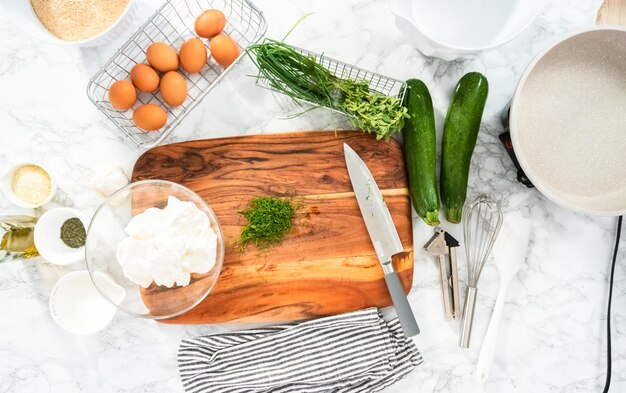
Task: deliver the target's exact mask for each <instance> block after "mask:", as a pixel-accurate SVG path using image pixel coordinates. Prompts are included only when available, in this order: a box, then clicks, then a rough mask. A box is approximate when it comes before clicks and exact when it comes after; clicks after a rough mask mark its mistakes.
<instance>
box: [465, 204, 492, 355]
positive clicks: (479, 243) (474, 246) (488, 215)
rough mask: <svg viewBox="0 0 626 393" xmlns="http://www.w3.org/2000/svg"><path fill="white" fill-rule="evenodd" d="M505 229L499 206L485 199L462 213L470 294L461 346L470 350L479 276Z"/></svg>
mask: <svg viewBox="0 0 626 393" xmlns="http://www.w3.org/2000/svg"><path fill="white" fill-rule="evenodd" d="M501 226H502V211H501V210H500V205H498V203H496V202H494V201H492V200H491V199H489V198H488V197H487V196H485V195H481V196H479V197H478V198H476V199H475V200H474V201H473V202H472V203H470V204H469V205H467V206H466V207H465V210H464V211H463V235H464V237H465V254H466V257H467V277H468V279H467V291H466V292H465V304H464V306H463V320H462V321H461V339H460V341H459V345H460V346H461V347H462V348H469V341H470V336H471V334H472V321H473V319H474V306H475V305H476V293H477V288H476V285H477V284H478V280H479V279H480V273H481V272H482V270H483V266H485V263H486V262H487V258H488V257H489V254H490V253H491V249H492V248H493V244H494V243H495V241H496V237H497V236H498V232H499V231H500V227H501Z"/></svg>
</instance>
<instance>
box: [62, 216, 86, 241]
mask: <svg viewBox="0 0 626 393" xmlns="http://www.w3.org/2000/svg"><path fill="white" fill-rule="evenodd" d="M86 239H87V234H86V233H85V226H84V225H83V222H82V221H81V220H80V219H79V218H76V217H73V218H70V219H67V220H65V222H64V223H63V225H61V240H62V241H63V243H65V245H66V246H68V247H70V248H79V247H82V246H84V245H85V240H86Z"/></svg>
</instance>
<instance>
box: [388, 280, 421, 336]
mask: <svg viewBox="0 0 626 393" xmlns="http://www.w3.org/2000/svg"><path fill="white" fill-rule="evenodd" d="M385 282H387V288H388V289H389V294H390V295H391V300H392V301H393V305H394V307H395V308H396V312H397V313H398V318H399V319H400V325H402V331H404V335H405V336H407V337H413V336H416V335H418V334H419V332H420V328H419V327H418V326H417V322H416V321H415V316H414V315H413V310H411V306H410V305H409V301H408V300H407V298H406V294H405V293H404V288H402V283H401V282H400V278H398V274H397V273H396V272H390V273H387V274H385Z"/></svg>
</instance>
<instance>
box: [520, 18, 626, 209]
mask: <svg viewBox="0 0 626 393" xmlns="http://www.w3.org/2000/svg"><path fill="white" fill-rule="evenodd" d="M595 31H621V32H623V33H626V26H620V25H602V26H593V27H590V28H587V29H583V30H577V31H575V32H573V33H570V34H568V35H566V36H565V37H561V38H559V39H557V40H555V41H554V42H553V43H552V44H550V45H549V46H548V47H547V48H545V49H544V50H542V51H541V52H539V54H537V56H535V58H534V59H533V60H532V61H531V62H530V64H528V66H527V67H526V69H525V70H524V73H523V74H522V77H521V78H520V80H519V82H518V84H517V87H516V88H515V93H514V94H513V99H512V100H511V111H510V120H509V129H510V132H511V142H512V143H513V150H514V151H515V155H516V157H517V160H518V162H519V164H520V166H521V167H522V169H523V170H524V173H525V174H526V176H527V177H528V179H529V180H530V181H531V182H532V183H533V185H534V186H535V187H536V188H537V190H538V191H540V192H541V193H542V194H543V195H545V196H546V197H547V198H548V199H549V200H551V201H552V202H554V203H556V204H557V205H559V206H563V207H565V208H567V209H570V210H573V211H575V212H578V213H583V214H589V215H594V216H604V217H612V216H621V215H624V214H626V208H624V209H623V210H614V211H612V210H593V209H588V208H584V207H580V206H577V205H576V204H573V203H570V202H567V201H564V200H562V199H561V197H559V196H558V195H557V194H556V193H553V192H552V191H550V190H546V189H545V188H544V185H543V183H542V182H541V180H540V179H539V177H538V175H537V174H536V173H535V172H533V170H532V168H531V167H530V166H529V165H528V163H527V162H526V159H525V157H524V155H523V154H521V150H520V149H519V148H516V147H515V146H516V145H517V146H519V143H520V142H519V141H518V137H517V132H516V131H515V129H516V127H515V123H516V122H517V111H516V110H515V107H516V104H517V103H518V102H519V101H520V96H521V91H522V88H523V87H524V85H525V83H526V80H527V79H528V77H529V76H530V74H531V72H532V71H533V69H534V68H535V66H536V65H537V63H539V61H541V59H543V57H544V56H545V55H546V54H547V53H548V52H550V51H551V50H552V49H554V48H555V47H556V46H558V45H560V44H561V43H563V42H565V41H567V40H569V39H572V38H574V37H576V36H579V35H583V34H587V33H591V32H595Z"/></svg>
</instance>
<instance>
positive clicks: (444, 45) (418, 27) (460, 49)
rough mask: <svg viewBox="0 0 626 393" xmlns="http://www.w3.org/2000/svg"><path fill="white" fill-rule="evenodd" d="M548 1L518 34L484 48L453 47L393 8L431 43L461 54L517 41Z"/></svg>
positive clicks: (544, 0) (544, 1)
mask: <svg viewBox="0 0 626 393" xmlns="http://www.w3.org/2000/svg"><path fill="white" fill-rule="evenodd" d="M546 2H547V1H546V0H542V1H541V5H540V6H539V7H537V10H536V12H535V13H534V14H533V16H532V18H529V20H528V21H527V23H525V24H524V25H523V27H522V28H520V29H518V30H517V31H516V32H514V33H513V34H511V36H510V37H506V38H503V39H501V40H500V41H495V42H494V43H491V44H489V45H484V46H474V47H472V46H465V47H463V46H457V45H452V44H448V43H445V42H443V41H441V40H439V39H437V38H434V37H433V36H432V35H431V34H429V32H428V30H427V29H425V28H424V26H423V25H422V24H421V23H419V22H418V21H415V20H412V19H407V18H405V17H404V16H401V15H398V14H396V13H395V12H393V8H392V11H391V12H392V13H393V14H394V15H395V16H396V17H398V18H402V19H404V20H406V21H407V22H409V23H410V24H411V25H412V26H413V27H415V28H416V29H417V30H418V31H419V32H420V34H422V35H424V36H425V37H426V38H428V39H429V40H430V41H432V42H433V43H435V44H437V45H439V46H441V47H442V48H445V49H448V50H455V51H459V52H472V53H474V52H482V51H485V50H489V49H493V48H497V47H498V46H502V45H504V44H506V43H508V42H510V41H512V40H513V39H515V38H516V37H517V36H518V35H520V34H521V33H522V32H523V31H524V30H526V29H527V28H528V27H530V25H532V24H533V23H534V22H535V21H536V20H537V18H538V17H539V15H540V14H541V12H543V9H544V8H545V6H546Z"/></svg>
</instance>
